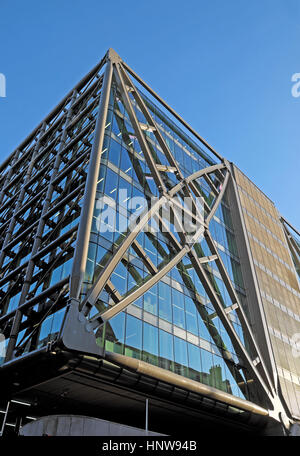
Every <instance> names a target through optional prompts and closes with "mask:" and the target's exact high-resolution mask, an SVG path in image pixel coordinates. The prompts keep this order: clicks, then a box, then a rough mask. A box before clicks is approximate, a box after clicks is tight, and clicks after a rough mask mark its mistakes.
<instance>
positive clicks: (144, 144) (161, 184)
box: [115, 63, 166, 193]
mask: <svg viewBox="0 0 300 456" xmlns="http://www.w3.org/2000/svg"><path fill="white" fill-rule="evenodd" d="M115 70H116V73H115V75H116V79H117V83H118V86H119V90H120V92H121V96H122V98H123V101H124V104H125V108H126V110H127V112H128V115H129V118H130V121H131V123H132V126H133V129H134V131H135V134H136V136H137V138H138V141H139V143H140V147H141V149H142V151H143V154H144V157H145V160H146V162H147V165H148V167H149V169H150V171H151V173H152V176H153V179H154V181H155V184H156V186H157V188H158V191H159V193H161V192H166V187H165V184H164V182H163V180H162V178H161V175H160V173H159V171H158V170H157V168H156V163H155V161H154V159H153V157H152V154H151V152H150V149H149V146H148V143H147V140H146V138H145V136H144V134H143V132H142V129H141V127H140V123H139V121H138V119H137V117H136V114H135V112H134V109H133V106H132V103H131V101H130V99H129V96H128V92H127V89H126V85H125V83H124V80H123V77H122V75H121V72H120V69H119V64H118V63H117V64H116V65H115Z"/></svg>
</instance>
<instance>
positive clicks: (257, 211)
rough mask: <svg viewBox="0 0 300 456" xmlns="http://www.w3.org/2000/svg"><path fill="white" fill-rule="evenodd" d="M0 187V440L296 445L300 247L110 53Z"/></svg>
mask: <svg viewBox="0 0 300 456" xmlns="http://www.w3.org/2000/svg"><path fill="white" fill-rule="evenodd" d="M0 170H1V177H0V185H1V187H0V205H1V206H0V218H1V226H0V267H1V275H0V298H1V307H0V332H1V334H2V349H3V350H2V358H0V360H1V367H0V382H1V392H0V400H1V413H2V416H3V424H2V432H3V433H8V432H12V431H14V432H19V429H20V427H21V426H22V431H21V433H23V434H24V433H25V434H26V429H27V430H28V433H31V434H36V435H37V434H39V433H50V434H51V433H52V434H64V435H70V434H74V433H76V432H77V433H82V434H84V435H86V434H89V432H90V433H91V432H92V431H91V429H92V428H93V429H94V431H93V432H94V433H96V434H97V433H98V434H99V433H103V434H105V433H106V434H109V433H111V434H113V432H119V433H120V432H124V433H125V434H126V433H127V434H130V432H132V433H142V432H143V429H145V428H146V430H147V429H149V430H150V431H153V432H156V433H161V434H170V435H173V434H174V433H176V435H178V434H180V432H182V433H184V432H186V431H188V430H189V431H190V432H196V431H197V430H199V426H201V429H202V430H203V431H206V430H207V431H214V432H217V433H219V432H221V431H226V432H232V433H235V432H245V433H254V434H267V435H270V434H283V435H290V434H295V433H297V432H298V430H297V429H298V427H297V420H298V421H300V350H298V348H299V344H298V340H299V339H297V337H298V338H300V299H299V298H300V288H299V270H300V266H299V249H300V242H299V239H300V236H299V233H298V232H297V231H296V230H295V229H294V228H293V227H291V225H289V223H288V222H287V221H286V220H285V219H283V218H282V217H281V216H280V214H279V213H278V211H277V209H276V207H275V206H274V204H273V203H272V202H271V201H270V200H269V199H268V198H267V197H266V196H265V195H264V194H263V193H262V192H261V191H260V190H259V189H258V188H257V187H256V186H255V185H254V184H253V183H252V182H251V181H250V180H249V179H248V178H247V177H246V176H245V175H244V174H243V173H242V172H241V171H240V170H239V169H238V168H237V167H236V166H235V165H234V164H232V163H229V162H228V161H227V160H226V159H225V158H223V157H222V156H221V155H219V154H218V153H217V152H216V151H215V150H214V149H213V148H212V147H211V146H210V145H209V144H207V142H206V141H205V140H204V139H203V138H201V137H200V136H199V134H198V133H197V132H195V131H194V130H193V129H192V128H191V127H190V126H189V125H188V124H187V123H186V122H185V121H184V120H183V119H182V118H181V117H180V116H179V115H178V114H177V113H176V112H175V111H174V110H173V109H172V108H170V107H169V106H168V105H167V104H166V103H165V102H164V101H163V100H162V99H161V98H160V97H159V96H158V95H157V94H156V93H155V92H154V91H153V90H152V89H151V88H150V87H149V86H148V85H147V84H146V83H145V82H144V81H143V80H142V79H141V78H140V77H139V76H138V75H137V74H136V73H135V72H134V71H133V70H132V69H131V68H130V67H129V66H128V65H127V64H126V63H125V62H124V61H123V60H122V59H121V58H120V57H119V56H118V55H117V54H116V53H115V51H113V50H112V49H110V50H109V51H108V52H107V54H106V55H105V57H104V58H103V59H102V61H101V62H100V63H99V64H98V65H97V66H96V67H95V68H94V69H93V70H92V71H91V72H90V73H89V74H88V75H87V76H86V77H85V78H84V79H83V80H82V81H80V82H79V84H77V86H76V87H75V88H74V89H73V90H71V91H70V92H69V93H68V94H67V95H66V97H65V98H64V99H63V100H62V101H61V103H59V105H58V106H57V107H56V108H55V109H54V110H53V111H52V112H51V113H50V114H49V115H48V116H47V117H46V118H45V119H44V120H43V121H42V122H41V123H40V125H38V126H37V128H35V130H34V131H33V132H32V133H31V134H30V135H29V136H28V137H27V138H26V139H25V141H24V142H23V143H22V144H21V145H20V146H19V147H18V148H17V149H16V150H15V151H14V152H13V153H12V155H11V156H9V158H8V159H7V160H6V161H5V162H4V163H3V164H2V165H1V167H0ZM297 344H298V345H297ZM49 416H51V417H52V418H49ZM72 419H73V424H74V423H75V422H76V425H75V424H74V426H73V427H74V429H73V431H72ZM47 420H48V421H47ZM49 420H50V421H51V420H52V421H51V423H52V425H51V426H52V428H51V426H50V428H51V429H52V430H50V431H49V429H50V428H47V425H46V424H45V423H46V422H47V423H48V424H49V422H50V421H49ZM55 420H56V421H55ZM74 420H75V421H74ZM76 420H77V421H76ZM54 421H55V423H56V424H55V425H53V422H54ZM79 422H80V423H81V424H80V426H82V427H81V428H80V429H81V431H78V429H79V427H78V426H79V424H78V423H79ZM58 423H60V424H59V425H58ZM66 423H68V426H67V424H66ZM76 426H77V427H76ZM118 426H119V427H118ZM75 428H76V429H77V431H76V430H75ZM95 429H96V430H95ZM109 429H110V430H109ZM150 431H149V432H150ZM145 432H146V431H145Z"/></svg>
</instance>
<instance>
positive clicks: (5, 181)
mask: <svg viewBox="0 0 300 456" xmlns="http://www.w3.org/2000/svg"><path fill="white" fill-rule="evenodd" d="M19 154H20V151H19V149H17V150H16V152H15V156H14V158H13V159H12V164H11V165H10V169H9V170H8V171H7V173H6V176H5V179H4V183H3V186H2V190H1V193H0V204H2V201H3V198H4V195H5V192H4V189H5V187H6V186H7V184H8V182H9V181H10V178H11V176H12V174H13V172H14V165H15V163H16V161H17V160H18V157H19Z"/></svg>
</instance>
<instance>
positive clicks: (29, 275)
mask: <svg viewBox="0 0 300 456" xmlns="http://www.w3.org/2000/svg"><path fill="white" fill-rule="evenodd" d="M76 96H77V91H76V90H75V91H74V92H73V95H72V98H71V103H70V106H69V109H68V113H67V115H66V121H65V124H64V130H63V133H62V136H61V141H60V146H59V150H58V152H57V155H56V158H55V163H54V169H53V173H52V176H51V179H50V183H49V187H48V190H47V194H46V199H45V202H44V204H43V210H42V214H41V218H40V220H39V224H38V227H37V231H36V235H35V239H34V244H33V247H32V252H31V257H30V260H29V262H28V265H27V269H26V274H25V280H24V283H23V286H22V291H21V296H20V300H19V306H21V305H22V304H23V303H24V302H25V299H26V296H27V293H28V290H29V288H30V283H31V280H32V274H33V271H34V261H33V259H32V258H33V256H34V255H35V254H36V253H37V251H38V249H39V247H40V245H41V240H42V235H43V231H44V227H45V217H46V214H47V211H48V209H49V206H50V203H51V198H52V194H53V190H54V185H53V181H54V179H55V177H56V176H57V173H58V170H59V166H60V162H61V154H62V151H63V149H64V144H65V141H66V138H67V126H68V123H69V122H70V120H71V118H72V105H73V103H74V101H75V99H76ZM21 319H22V312H21V311H18V310H17V312H16V313H15V317H14V321H13V325H12V330H11V334H10V340H9V343H8V347H7V354H6V357H7V359H9V358H10V357H11V356H12V353H13V350H14V348H15V344H16V338H17V334H18V331H19V327H20V323H21Z"/></svg>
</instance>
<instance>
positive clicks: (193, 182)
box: [71, 51, 275, 403]
mask: <svg viewBox="0 0 300 456" xmlns="http://www.w3.org/2000/svg"><path fill="white" fill-rule="evenodd" d="M108 62H109V66H108V69H107V70H106V71H107V79H106V80H107V81H109V82H110V83H112V82H111V81H112V79H114V81H115V84H116V87H117V90H118V93H119V94H120V96H121V99H122V102H123V104H124V106H125V109H126V112H127V113H128V115H129V119H130V121H131V125H132V127H133V129H134V135H136V137H137V140H138V143H139V144H140V147H141V149H142V152H143V154H144V157H145V160H146V163H147V166H148V168H149V169H150V172H151V176H152V177H153V180H154V182H155V184H156V187H157V189H158V194H159V198H158V200H157V202H156V204H155V206H153V207H151V208H149V209H146V210H145V212H144V213H143V214H142V215H141V216H140V218H139V222H138V224H137V226H136V227H135V230H134V231H131V230H130V229H129V230H128V232H127V234H126V237H125V238H124V239H123V240H122V242H121V243H120V244H119V246H118V248H117V249H116V250H115V252H114V254H113V256H112V257H111V258H110V260H109V261H108V262H106V264H105V267H104V268H103V270H102V271H101V273H100V274H99V276H98V277H97V279H96V281H95V283H94V285H93V286H92V288H91V289H90V290H89V293H88V295H87V297H86V298H85V300H84V301H83V302H82V303H81V304H80V311H81V313H82V314H83V315H85V317H87V316H88V315H89V312H90V309H91V308H92V307H94V306H96V307H98V304H99V303H98V299H99V296H100V294H101V292H102V290H103V289H106V290H107V291H109V293H110V294H111V296H112V301H113V305H112V306H110V307H109V308H107V309H105V310H104V311H101V312H99V313H98V314H96V315H95V316H93V317H92V318H91V319H89V323H88V327H89V330H96V329H97V328H99V327H100V326H101V325H102V324H103V323H105V322H109V320H110V319H111V318H113V317H114V316H116V315H117V314H118V313H120V312H122V311H124V310H125V309H126V308H127V307H128V306H129V305H130V304H131V303H133V302H134V301H135V300H137V299H138V298H139V297H141V296H142V295H143V294H144V293H145V292H146V291H148V290H149V289H150V288H151V287H152V286H153V285H154V284H156V283H158V281H159V280H161V279H162V277H164V276H165V275H166V274H167V273H168V272H169V271H170V270H171V269H172V268H174V267H175V266H176V265H178V264H179V263H180V262H181V260H182V259H183V258H184V257H188V258H190V261H191V265H192V267H193V268H194V270H195V271H196V272H197V274H198V277H199V278H200V280H201V282H202V284H203V285H204V287H205V290H206V292H207V294H208V296H209V298H210V299H211V302H212V303H213V305H214V307H215V311H216V316H218V317H219V318H220V320H221V322H222V324H223V325H224V327H225V329H226V330H227V332H228V334H229V336H230V338H231V341H232V344H233V346H234V348H235V350H236V353H237V354H238V356H239V363H238V365H236V364H235V363H234V362H233V360H232V359H230V355H229V353H228V350H226V346H225V344H223V345H224V359H225V362H226V363H227V365H228V366H229V367H230V370H231V371H232V372H234V375H235V377H237V378H240V380H241V382H240V383H241V385H243V386H242V389H243V388H244V387H245V384H246V385H247V383H248V385H249V384H250V383H251V382H254V383H255V385H256V388H257V389H258V390H260V394H261V395H263V396H264V397H265V399H266V400H267V402H269V403H270V402H272V398H273V397H274V394H275V392H274V387H273V384H272V381H271V379H270V376H269V374H268V371H267V369H266V367H265V365H264V361H263V359H262V356H261V354H260V351H259V348H258V346H257V343H256V341H255V339H254V336H253V334H252V330H251V328H250V325H249V323H248V322H247V319H246V317H245V313H244V311H243V308H242V305H241V303H240V302H239V298H238V296H237V293H236V291H235V289H234V287H233V285H232V283H231V280H230V279H229V276H228V274H227V272H226V269H225V267H224V265H223V262H222V259H221V257H220V254H219V251H218V249H217V247H216V245H215V242H214V240H213V238H212V236H211V234H210V231H209V223H210V221H211V219H212V218H213V216H214V214H215V211H216V210H217V207H218V205H219V204H220V202H221V200H222V198H223V196H224V194H225V191H226V188H227V184H228V181H229V179H230V178H231V176H230V166H229V164H228V162H226V160H225V159H221V162H220V163H218V164H215V165H212V166H210V167H208V168H205V169H202V170H199V171H197V172H196V173H194V174H193V175H190V176H188V177H185V178H184V176H183V175H182V173H181V171H180V169H179V166H178V163H177V162H176V160H175V158H174V156H173V154H172V153H171V151H170V149H169V148H168V146H167V144H166V141H165V139H164V137H163V135H162V133H161V131H160V128H159V126H158V125H157V123H156V122H155V120H154V117H153V115H151V113H150V111H149V109H148V108H147V106H146V103H145V101H144V99H143V97H142V95H141V94H140V92H139V90H138V89H137V88H136V87H135V85H134V83H133V81H132V79H131V77H130V74H131V75H132V74H134V73H133V72H132V71H130V70H129V68H128V66H127V65H125V64H124V63H123V62H122V61H121V60H120V58H119V56H117V55H116V54H115V53H114V51H110V52H109V53H108ZM134 77H135V79H136V80H137V81H138V82H139V83H140V84H141V85H144V86H145V84H144V83H143V81H141V80H140V78H139V77H138V76H137V75H135V74H134ZM147 89H148V87H147ZM107 91H108V88H107ZM133 100H134V102H135V103H136V105H137V106H138V107H139V109H140V111H141V112H142V114H143V115H144V117H145V119H146V122H147V124H146V125H145V124H144V123H141V122H140V121H139V120H138V118H137V115H136V113H135V109H134V106H133ZM159 101H161V100H159ZM105 104H106V106H104V102H103V105H101V108H102V109H103V110H104V108H105V107H106V109H107V104H108V102H107V101H106V103H105ZM101 112H102V111H101ZM101 120H102V122H101V125H99V128H102V135H101V133H99V134H98V136H97V138H98V141H99V142H97V144H94V148H93V151H94V153H95V155H96V154H98V161H97V159H96V158H95V159H94V163H98V166H97V167H93V169H92V170H91V171H92V173H93V174H94V176H93V177H92V176H91V178H90V181H89V183H90V187H89V189H87V190H86V195H87V196H86V199H85V202H84V207H87V206H88V205H91V204H92V202H93V201H94V199H95V192H96V189H95V187H96V184H95V182H96V178H97V176H98V174H99V166H100V160H99V158H100V157H99V154H100V153H101V150H102V147H101V146H102V144H101V140H102V141H103V130H104V126H105V122H106V114H105V112H104V114H103V117H102V119H101ZM189 129H190V128H189ZM145 130H147V131H151V132H152V133H153V135H154V137H155V139H156V140H157V143H158V144H159V146H160V148H161V150H162V151H163V153H164V155H165V157H166V159H167V162H168V164H167V165H162V164H160V163H159V162H158V161H157V160H155V157H154V156H153V154H152V152H151V149H150V146H149V141H148V140H147V137H146V135H145V134H144V131H145ZM198 138H199V136H198ZM201 140H202V138H201ZM205 145H206V146H207V144H206V143H205ZM209 149H210V151H212V152H213V153H214V151H213V149H212V148H211V147H209ZM215 155H216V156H217V158H220V156H219V155H218V154H216V153H215ZM170 170H171V171H172V172H173V173H174V175H175V177H176V180H177V184H175V185H173V186H172V187H171V188H170V185H169V183H168V179H167V172H168V171H170ZM200 178H204V179H205V181H206V182H207V184H208V185H209V186H210V188H211V193H212V195H213V204H212V205H211V206H209V205H207V204H206V205H205V220H204V221H202V225H201V229H200V232H198V233H195V235H194V237H193V239H192V242H191V240H190V239H188V237H187V233H186V232H185V231H184V229H183V230H182V232H181V233H179V239H178V238H177V237H176V236H175V235H174V234H173V233H172V232H171V230H170V229H168V228H166V227H167V224H166V223H164V218H163V216H162V214H161V212H162V211H160V209H162V207H163V206H164V205H168V206H169V207H171V210H172V211H173V215H174V218H175V219H176V217H177V214H176V207H178V208H180V209H181V210H182V211H183V212H185V211H188V209H187V208H186V207H184V206H183V205H181V204H180V202H179V201H180V199H178V198H176V197H177V195H179V194H181V196H186V197H189V199H190V201H191V202H192V204H191V208H190V210H191V211H192V213H193V214H194V216H195V218H196V219H197V205H196V202H195V197H201V189H200V188H199V185H198V179H200ZM86 213H89V216H87V217H84V218H82V219H81V222H82V225H84V230H83V231H85V236H86V237H88V236H89V232H90V227H91V217H92V207H90V208H89V209H87V210H86ZM151 218H156V219H158V221H159V222H160V223H161V224H163V223H164V227H165V228H166V229H165V230H164V233H163V234H164V235H165V236H166V238H168V239H169V240H171V242H172V244H173V248H174V255H173V257H172V258H171V259H170V261H169V262H168V263H167V264H164V265H163V266H162V267H161V268H157V267H156V266H154V265H153V264H151V261H150V259H149V258H148V256H147V254H146V252H145V251H143V249H142V247H141V246H140V245H139V244H138V242H137V240H136V238H137V236H138V234H139V233H140V232H141V231H142V230H143V229H145V228H146V227H147V224H148V222H149V220H150V219H151ZM197 220H198V221H199V220H200V218H198V219H197ZM177 222H178V223H179V220H178V217H177ZM203 231H204V236H205V239H206V240H207V243H208V245H209V248H210V250H211V255H210V256H209V257H203V256H200V255H199V244H198V245H197V240H198V237H199V235H200V234H201V233H202V232H203ZM83 237H84V236H83ZM85 242H86V243H87V239H85ZM78 245H79V246H80V242H79V244H78ZM130 247H132V248H134V250H135V252H136V253H138V255H139V257H140V258H141V259H142V261H143V262H144V264H145V265H146V267H147V268H148V270H149V274H150V277H149V278H147V280H145V281H144V283H143V281H142V282H141V284H140V285H139V286H138V287H134V288H133V289H132V291H131V292H128V294H127V295H125V296H121V295H120V293H119V291H118V290H117V289H115V287H114V285H113V284H112V282H111V280H110V278H111V275H112V273H113V271H114V270H115V268H116V267H117V265H118V264H120V263H124V264H126V263H128V258H127V257H128V251H129V249H130ZM86 252H87V247H86V248H85V250H84V249H83V248H82V247H81V246H80V247H78V257H79V258H80V263H79V264H80V267H79V266H78V265H76V262H75V261H74V266H73V271H74V270H76V267H77V275H76V274H75V273H74V275H73V280H74V279H75V280H76V279H77V278H78V277H80V276H81V277H82V275H83V272H84V271H83V268H84V265H85V262H86ZM75 258H76V255H75ZM212 261H216V265H217V267H218V270H219V272H220V274H221V276H222V279H223V281H224V284H225V286H226V288H227V291H228V293H229V296H230V298H231V301H232V305H231V306H228V307H227V308H224V306H223V304H222V303H221V302H220V299H219V297H218V295H217V293H216V291H215V289H214V287H213V285H212V281H211V277H210V275H209V274H208V269H207V265H208V264H209V263H210V262H212ZM79 268H80V271H78V269H79ZM186 276H187V275H186ZM71 283H72V279H71ZM80 288H81V285H80V284H77V285H76V286H74V285H73V286H71V289H72V290H73V291H74V292H75V290H76V292H75V293H74V294H73V296H72V295H71V298H75V299H78V298H79V290H80ZM196 301H197V299H196ZM197 307H198V308H199V307H200V306H199V301H197ZM232 311H236V313H237V315H238V318H239V320H240V323H241V325H242V328H243V332H244V334H245V338H246V339H247V343H248V346H247V348H246V347H245V345H244V344H243V343H242V342H241V340H240V339H239V337H238V335H237V333H236V331H235V329H234V326H233V324H232V321H231V319H230V312H232ZM202 312H203V310H202ZM212 328H213V329H212ZM209 331H210V333H211V335H212V336H213V338H214V340H216V339H218V342H219V345H220V339H222V338H221V335H220V334H219V332H218V330H217V328H216V326H214V325H211V324H210V325H209ZM244 368H246V370H245V372H246V382H245V381H244V380H243V376H242V375H241V374H240V370H241V369H244ZM244 390H245V389H244Z"/></svg>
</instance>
